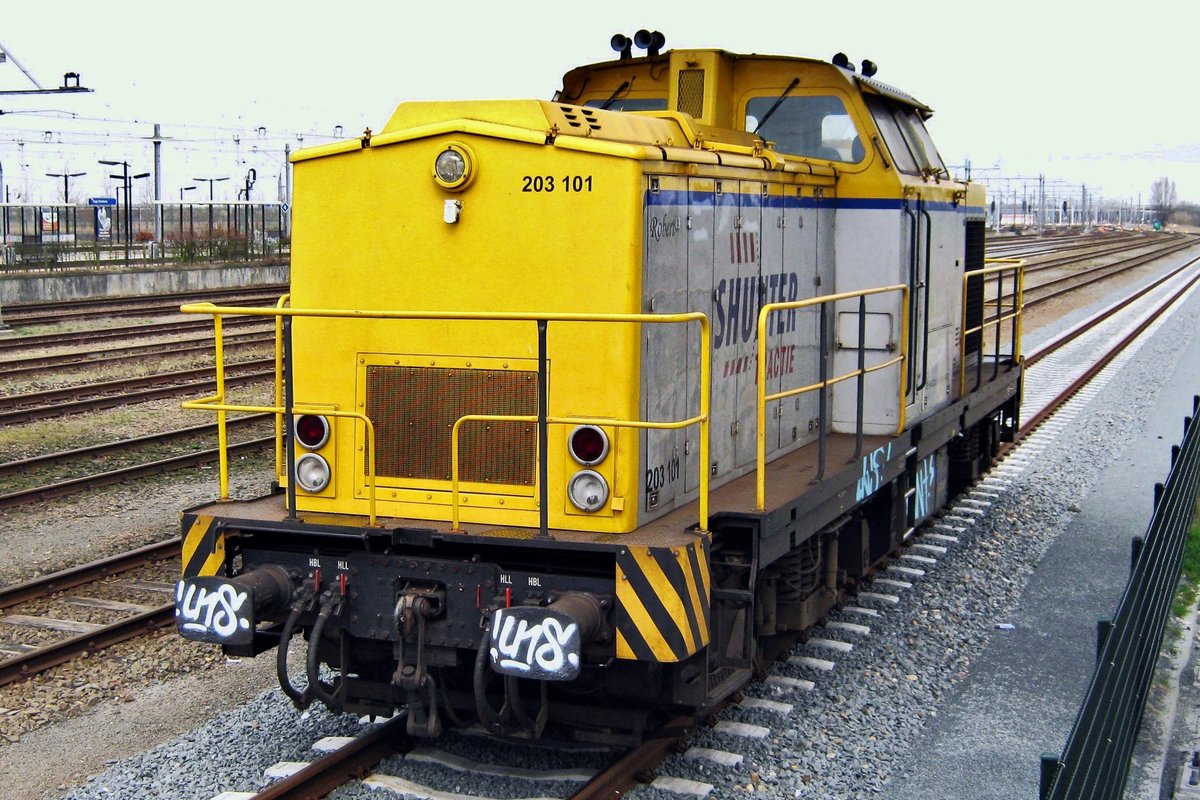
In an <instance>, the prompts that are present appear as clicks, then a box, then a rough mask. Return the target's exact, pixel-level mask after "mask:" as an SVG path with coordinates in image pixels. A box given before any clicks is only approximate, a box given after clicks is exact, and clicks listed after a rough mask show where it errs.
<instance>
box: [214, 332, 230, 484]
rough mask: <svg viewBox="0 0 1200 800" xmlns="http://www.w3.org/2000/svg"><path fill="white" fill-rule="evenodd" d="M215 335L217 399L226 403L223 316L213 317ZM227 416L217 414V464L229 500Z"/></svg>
mask: <svg viewBox="0 0 1200 800" xmlns="http://www.w3.org/2000/svg"><path fill="white" fill-rule="evenodd" d="M213 334H214V336H215V337H216V344H215V345H214V351H213V352H214V355H213V360H214V361H215V362H216V385H217V398H218V400H219V402H221V403H224V402H225V334H224V326H223V325H222V322H221V315H220V314H214V315H213ZM225 421H226V415H225V412H224V411H218V412H217V448H218V449H219V451H220V453H219V455H218V460H217V463H218V465H219V470H218V471H219V473H220V476H221V499H222V500H228V499H229V452H228V444H229V431H228V430H227V429H226V427H225Z"/></svg>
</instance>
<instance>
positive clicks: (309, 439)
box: [293, 414, 329, 450]
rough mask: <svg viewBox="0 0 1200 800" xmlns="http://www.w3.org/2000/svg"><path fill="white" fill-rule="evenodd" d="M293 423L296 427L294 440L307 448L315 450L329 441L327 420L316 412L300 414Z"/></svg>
mask: <svg viewBox="0 0 1200 800" xmlns="http://www.w3.org/2000/svg"><path fill="white" fill-rule="evenodd" d="M293 424H294V425H295V427H296V441H298V442H300V444H302V445H304V446H305V447H307V448H308V449H309V450H316V449H318V448H319V447H322V446H324V444H325V443H326V442H328V441H329V420H327V419H325V418H324V417H322V416H318V415H317V414H300V415H298V416H297V417H296V418H295V420H293Z"/></svg>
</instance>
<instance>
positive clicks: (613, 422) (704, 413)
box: [179, 295, 712, 535]
mask: <svg viewBox="0 0 1200 800" xmlns="http://www.w3.org/2000/svg"><path fill="white" fill-rule="evenodd" d="M287 301H288V297H287V296H286V295H285V296H284V297H282V298H280V300H279V302H278V303H277V305H276V306H275V307H274V308H251V307H239V306H218V305H215V304H213V303H190V304H186V305H183V306H181V307H180V309H179V310H180V311H181V312H182V313H185V314H209V315H211V316H212V317H213V328H214V335H215V337H216V345H215V351H214V352H215V361H216V387H217V391H216V394H214V395H211V396H209V397H205V398H201V399H200V400H192V401H188V402H185V403H184V404H183V407H184V408H188V409H199V410H208V411H215V412H216V413H217V431H218V433H217V438H218V449H219V450H220V453H221V455H220V459H219V471H220V485H221V499H222V500H225V499H228V498H229V462H228V455H227V452H226V447H227V435H226V425H227V423H226V414H227V413H229V412H239V413H271V414H275V415H276V419H277V420H279V422H277V437H279V438H277V446H276V466H277V467H281V464H282V463H287V464H288V465H290V466H289V472H294V469H295V466H294V465H295V459H293V458H290V457H288V456H287V455H281V450H282V448H281V447H280V446H279V439H283V440H284V441H286V443H287V447H289V448H290V447H291V441H292V436H291V432H292V431H291V426H292V419H293V415H294V414H296V413H314V414H322V415H326V416H333V417H352V418H354V419H355V420H358V421H362V422H364V423H365V424H366V426H367V437H368V438H367V441H369V442H372V443H374V441H375V436H374V426H373V424H372V423H371V420H370V419H369V418H368V417H367V416H366V415H364V414H358V413H354V412H334V411H330V410H328V409H326V408H320V409H315V408H309V407H307V406H303V405H300V404H296V403H294V402H293V399H292V398H291V396H290V394H291V381H290V380H289V379H288V376H287V370H289V369H290V366H289V365H290V364H291V358H290V355H291V354H290V348H291V322H292V320H293V319H294V318H296V317H302V318H322V319H359V320H439V321H476V322H533V323H536V324H537V328H538V406H539V408H538V415H537V416H536V417H499V419H502V420H506V421H520V420H524V421H535V422H537V424H538V459H537V464H538V489H539V493H540V494H539V502H538V507H539V515H540V520H539V526H540V529H541V533H542V534H543V535H545V533H546V531H547V528H548V512H549V502H548V494H547V493H548V491H549V487H548V478H547V459H546V457H545V454H546V452H547V444H546V442H547V434H546V429H547V426H548V425H551V424H567V423H572V424H602V425H608V426H612V427H630V428H683V427H689V426H691V425H699V426H700V454H699V456H700V457H699V467H698V472H699V518H700V520H699V521H700V530H702V531H707V530H708V494H709V471H708V469H707V468H706V465H707V464H708V463H709V450H710V442H709V402H710V401H709V396H710V393H711V392H710V386H711V369H712V361H711V355H710V354H711V329H710V326H709V321H708V317H707V316H706V315H705V314H703V313H701V312H698V311H692V312H686V313H676V314H584V313H565V312H547V313H533V312H529V313H525V312H499V311H497V312H486V311H350V310H342V309H319V308H318V309H296V308H290V307H287V306H286V305H285V304H286V303H287ZM237 316H253V317H274V318H275V320H276V331H277V336H278V337H279V339H280V340H281V341H277V344H276V380H275V396H276V405H275V406H257V405H241V404H232V403H228V402H226V394H225V364H224V346H223V341H222V339H223V319H224V318H225V317H237ZM552 322H584V323H589V322H591V323H639V324H640V323H648V324H680V323H682V324H687V323H692V322H695V323H698V324H699V328H700V331H699V335H700V387H699V388H700V407H699V409H698V413H697V414H696V415H695V416H692V417H688V418H687V419H683V420H674V421H664V422H651V421H642V420H622V419H608V418H603V419H599V418H597V419H593V418H590V417H551V416H550V415H549V413H548V409H547V397H548V392H547V374H548V369H547V363H548V358H547V352H546V350H547V345H546V341H547V328H548V325H549V324H550V323H552ZM480 416H482V417H483V418H489V417H488V416H487V415H467V416H464V417H462V418H459V420H458V421H457V422H456V424H455V425H454V427H453V430H452V433H451V448H452V452H451V460H452V464H453V465H454V472H453V474H452V487H451V492H452V503H451V505H452V509H451V513H452V517H453V522H454V525H455V529H457V525H458V476H457V461H458V446H457V443H458V428H459V426H460V425H461V424H462V423H463V422H464V421H467V420H469V419H472V418H477V417H480ZM284 429H286V432H285V431H284ZM368 450H369V454H370V462H369V464H368V467H367V469H368V472H369V473H370V474H369V475H368V476H367V477H368V480H369V498H368V500H369V503H368V509H369V517H370V524H371V525H375V524H376V520H377V514H376V497H375V494H376V489H375V479H376V476H375V462H374V457H375V447H373V446H372V447H369V448H368ZM278 474H280V475H282V474H283V470H282V468H280V469H279V472H278ZM295 484H296V481H295V475H294V474H289V480H288V482H287V485H288V495H289V497H288V510H289V513H291V514H294V513H295V509H296V502H295V495H294V492H295Z"/></svg>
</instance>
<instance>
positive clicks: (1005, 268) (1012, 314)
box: [958, 258, 1025, 397]
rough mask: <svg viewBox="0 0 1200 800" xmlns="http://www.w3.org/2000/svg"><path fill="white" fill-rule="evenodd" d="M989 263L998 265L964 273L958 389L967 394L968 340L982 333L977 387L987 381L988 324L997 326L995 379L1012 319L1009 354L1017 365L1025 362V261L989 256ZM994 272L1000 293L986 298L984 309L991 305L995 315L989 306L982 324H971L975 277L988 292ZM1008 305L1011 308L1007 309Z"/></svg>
mask: <svg viewBox="0 0 1200 800" xmlns="http://www.w3.org/2000/svg"><path fill="white" fill-rule="evenodd" d="M985 263H989V264H996V265H997V266H991V267H984V268H983V269H973V270H968V271H967V272H965V273H963V278H962V286H963V290H962V297H963V303H962V319H961V323H962V335H961V336H960V337H959V339H958V393H959V396H960V397H961V396H963V395H965V394H966V392H967V341H968V339H970V338H971V337H972V336H974V335H976V334H978V335H979V356H978V358H976V359H975V386H974V387H973V389H978V388H979V386H980V384H981V383H982V382H983V334H984V332H985V331H986V330H987V329H988V328H993V327H994V328H995V329H996V332H995V334H994V336H993V337H992V338H993V343H994V345H995V348H994V351H993V353H992V378H993V379H994V378H995V377H996V376H997V375H999V373H1000V360H1001V355H1002V354H1001V352H1000V342H1001V339H1002V338H1003V337H1002V336H1001V333H1002V331H1001V326H1002V325H1003V324H1004V323H1006V322H1009V323H1011V325H1010V331H1011V334H1012V335H1011V340H1010V343H1009V352H1008V353H1007V354H1005V355H1008V356H1009V358H1010V363H1012V364H1014V365H1016V364H1019V363H1021V315H1022V311H1023V308H1024V304H1025V262H1024V260H1023V259H1019V258H989V259H987V261H986V262H985ZM1010 272H1011V273H1012V281H1013V290H1012V292H1011V294H1009V295H1008V303H1007V306H1006V304H1005V291H1004V277H1005V275H1006V274H1007V273H1010ZM991 275H995V276H996V296H995V298H994V299H993V300H992V301H991V303H990V304H989V303H987V302H984V309H986V308H987V306H988V305H991V306H993V307H994V309H995V313H994V314H993V315H992V316H990V317H989V316H988V315H987V313H986V310H985V311H984V313H983V319H982V320H981V321H980V323H979V325H976V326H974V327H970V328H968V327H967V323H968V320H967V311H968V308H967V294H968V291H969V287H970V284H971V281H972V280H974V279H978V280H979V281H981V285H980V286H979V289H980V291H981V292H983V293H984V294H985V295H986V293H987V278H988V277H989V276H991ZM1006 308H1007V311H1006Z"/></svg>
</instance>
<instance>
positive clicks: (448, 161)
mask: <svg viewBox="0 0 1200 800" xmlns="http://www.w3.org/2000/svg"><path fill="white" fill-rule="evenodd" d="M433 171H434V172H435V173H436V174H437V176H438V178H439V179H440V180H441V181H442V182H443V183H458V182H459V181H461V180H462V179H463V175H466V174H467V161H466V159H465V158H463V156H462V153H460V152H458V151H457V150H443V151H442V152H441V153H439V154H438V157H437V161H435V162H434V163H433Z"/></svg>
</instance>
